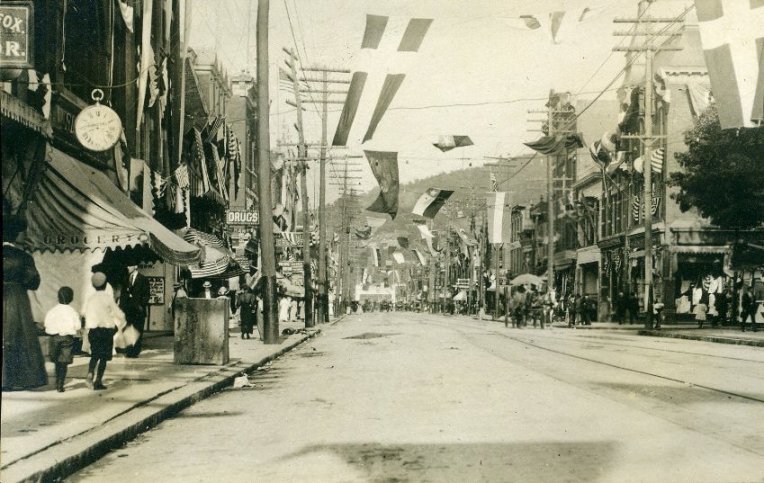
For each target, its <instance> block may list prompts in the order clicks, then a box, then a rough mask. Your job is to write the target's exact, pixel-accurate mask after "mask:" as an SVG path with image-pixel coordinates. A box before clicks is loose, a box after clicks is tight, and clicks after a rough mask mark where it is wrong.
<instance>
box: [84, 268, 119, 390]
mask: <svg viewBox="0 0 764 483" xmlns="http://www.w3.org/2000/svg"><path fill="white" fill-rule="evenodd" d="M91 282H92V284H93V288H95V290H96V291H95V293H93V294H91V295H90V296H89V297H88V298H87V300H85V304H84V305H83V307H82V316H83V317H84V318H85V327H86V328H87V329H88V339H89V340H90V363H89V364H88V375H87V378H86V379H85V384H87V386H88V387H89V388H91V389H95V390H97V391H98V390H103V389H106V386H105V385H104V384H103V374H104V372H105V371H106V363H107V362H108V361H110V360H111V357H112V352H113V347H114V334H115V333H116V332H117V327H118V326H119V321H120V319H123V318H126V316H125V315H124V314H123V313H122V310H121V309H120V308H119V306H118V305H117V303H116V302H115V301H114V298H113V297H112V296H111V295H109V294H108V293H107V292H106V275H104V274H103V273H101V272H96V273H94V274H93V277H92V278H91ZM94 374H95V379H94Z"/></svg>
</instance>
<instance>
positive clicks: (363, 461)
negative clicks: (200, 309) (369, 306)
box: [69, 313, 764, 482]
mask: <svg viewBox="0 0 764 483" xmlns="http://www.w3.org/2000/svg"><path fill="white" fill-rule="evenodd" d="M594 332H595V331H588V332H585V331H571V330H567V329H552V330H547V331H544V332H541V331H539V330H533V329H523V330H518V329H511V328H510V329H506V328H504V326H503V325H502V324H497V323H495V322H488V321H483V322H479V321H477V320H473V319H468V318H465V317H459V318H445V317H441V316H432V315H426V314H408V313H395V314H392V313H386V314H364V315H358V316H353V317H349V318H347V319H345V320H344V321H342V322H341V323H340V324H338V325H336V326H334V327H332V328H330V329H328V330H327V331H325V333H324V334H323V335H322V336H321V337H319V338H317V339H314V340H312V341H310V342H309V343H308V344H306V345H304V346H302V347H301V348H299V349H298V350H296V351H294V352H291V353H289V354H288V355H287V356H285V357H284V358H282V359H279V360H278V361H276V362H275V363H274V364H273V365H272V366H271V367H269V368H268V369H265V370H262V371H259V372H258V373H257V375H256V376H254V377H252V382H253V383H254V387H253V388H247V389H229V390H226V391H224V392H222V393H220V394H218V395H217V396H215V397H212V398H211V399H208V400H205V401H202V402H200V403H198V404H196V405H194V406H192V407H191V408H189V409H187V410H185V411H184V412H183V413H181V414H180V415H179V416H178V417H176V418H174V419H171V420H168V421H166V422H164V423H162V424H161V425H160V426H158V427H157V428H156V429H154V430H152V431H149V432H148V433H145V434H143V435H142V436H140V437H139V438H138V439H137V440H135V441H133V442H131V443H129V444H128V445H127V446H126V447H124V448H122V449H119V450H116V451H114V452H112V453H110V454H109V455H108V456H106V457H105V458H103V459H102V460H100V461H99V462H97V463H96V464H94V465H92V466H90V467H88V468H86V469H84V470H83V471H81V472H79V473H77V474H75V475H73V476H72V477H70V479H69V481H99V482H103V481H125V480H128V479H129V480H144V479H145V480H150V479H154V478H156V477H160V478H161V479H162V481H184V482H188V481H593V480H596V481H693V482H697V481H713V482H719V481H735V482H739V481H761V480H762V478H764V464H762V463H763V462H764V431H763V429H764V427H763V426H762V421H764V369H763V368H764V365H762V363H763V362H764V351H762V350H761V349H760V348H754V347H738V346H727V345H721V344H710V343H705V342H698V341H683V340H677V339H657V338H656V339H651V338H647V337H636V336H634V335H630V334H621V333H617V332H614V331H596V332H597V333H594Z"/></svg>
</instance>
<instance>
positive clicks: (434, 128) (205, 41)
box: [190, 0, 688, 200]
mask: <svg viewBox="0 0 764 483" xmlns="http://www.w3.org/2000/svg"><path fill="white" fill-rule="evenodd" d="M658 4H662V5H670V6H673V7H677V6H683V5H687V4H688V0H658V1H657V2H656V5H658ZM637 7H638V2H637V1H636V0H569V1H563V0H538V1H516V0H504V1H496V0H471V1H466V0H462V1H457V0H437V1H436V0H416V1H402V0H387V1H384V2H380V1H378V0H271V1H270V15H269V22H270V28H269V36H270V39H269V44H270V45H269V63H270V82H269V85H270V94H271V99H272V104H271V116H270V123H271V125H270V128H271V138H272V147H274V146H275V142H276V140H278V139H282V138H288V139H291V140H292V141H293V142H296V139H297V136H296V131H295V130H294V128H293V124H294V123H295V121H296V112H295V110H294V108H292V107H291V106H289V105H287V104H286V102H285V101H286V99H288V98H290V97H293V96H292V95H291V93H290V92H287V91H286V90H284V89H283V88H281V89H279V88H278V77H277V74H278V67H279V66H284V65H285V64H284V60H285V58H286V54H284V52H283V51H282V48H283V47H286V48H291V49H295V50H296V51H297V52H298V54H299V57H300V62H301V64H302V65H304V66H309V65H322V66H328V67H336V68H345V69H350V70H354V69H356V68H359V67H360V66H361V65H363V66H365V67H366V68H368V69H371V70H375V68H376V66H379V70H378V72H370V78H371V75H372V74H378V75H379V76H380V77H381V76H383V75H384V73H385V70H384V66H383V65H382V64H381V63H380V64H374V63H372V64H369V63H368V62H364V60H366V59H365V58H364V55H365V54H364V53H363V52H361V49H360V45H361V39H362V37H363V32H364V27H365V19H366V15H367V14H374V15H390V16H392V17H393V18H403V19H404V20H405V19H407V18H411V17H417V18H432V19H433V23H432V25H431V26H430V29H429V31H428V32H427V34H426V36H425V38H424V41H423V43H422V45H421V48H420V49H419V52H418V53H416V54H415V55H413V56H411V58H410V59H408V60H407V61H406V63H405V73H406V78H405V80H404V81H403V84H402V85H401V88H400V90H399V91H398V93H397V95H396V97H395V99H394V100H393V102H392V104H391V106H390V108H389V109H388V111H387V113H386V114H385V117H384V118H383V120H382V122H381V123H380V125H379V127H378V128H377V131H376V133H375V136H374V138H373V139H372V140H371V141H369V142H367V143H365V144H364V145H363V146H361V145H359V144H357V143H352V144H351V145H350V146H349V148H350V149H349V150H348V151H344V152H349V153H350V154H353V155H360V154H361V153H362V149H380V150H390V151H397V152H398V153H399V167H400V178H401V182H404V183H405V182H407V181H412V180H415V179H420V178H422V177H426V176H429V175H432V174H435V173H438V172H444V171H451V170H455V169H461V168H465V167H468V166H477V165H480V164H482V163H483V162H485V161H495V160H492V159H486V157H497V156H507V155H519V154H524V153H527V152H529V149H528V148H526V147H525V146H524V145H523V144H522V143H523V142H527V141H531V140H533V139H535V138H537V137H538V136H539V135H540V133H538V132H532V131H530V130H532V129H538V127H539V124H538V123H534V122H529V121H528V120H529V119H532V118H539V117H540V116H541V115H539V114H530V113H528V112H527V111H528V110H534V109H543V108H544V103H545V99H546V97H547V96H548V93H549V90H550V89H555V90H557V91H563V92H565V91H569V92H571V93H572V94H573V95H574V99H577V100H586V99H593V98H594V97H595V96H596V95H597V94H598V93H599V92H600V91H601V90H602V89H604V88H605V87H606V86H607V85H608V83H609V82H610V81H612V80H613V78H614V77H615V76H616V74H617V73H618V72H619V71H620V70H621V69H622V68H623V67H624V57H623V54H622V53H618V52H612V47H614V46H616V45H617V44H618V43H619V42H621V40H622V39H621V38H619V37H614V36H613V35H612V33H613V32H614V31H615V30H619V29H621V30H623V29H624V27H623V26H622V25H616V24H614V23H613V18H614V17H635V16H636V14H637ZM584 8H589V9H590V14H591V15H590V17H589V18H587V20H586V21H584V22H580V23H579V22H577V21H576V20H577V19H578V17H579V16H580V14H581V12H582V11H583V10H584ZM651 8H655V5H654V6H653V7H651ZM672 10H673V9H672ZM552 11H565V12H566V15H565V17H564V18H563V24H562V27H561V29H560V35H559V38H558V42H557V43H555V42H553V41H552V38H551V34H550V28H549V26H548V23H547V22H548V18H549V13H550V12H552ZM287 12H288V14H287ZM520 15H534V16H535V17H536V18H537V19H538V20H539V21H540V22H541V23H542V25H541V27H540V28H538V29H536V30H527V29H525V28H522V26H523V25H524V24H523V23H522V21H521V20H519V18H518V17H519V16H520ZM256 19H257V2H256V1H254V0H215V1H213V0H193V4H192V28H191V32H190V45H191V46H192V47H194V48H208V49H214V50H216V51H217V52H218V54H219V56H220V59H221V61H222V63H223V65H224V67H225V68H226V69H227V70H228V72H229V74H234V73H237V72H240V71H242V70H248V71H250V72H251V73H254V72H255V59H256V56H255V50H256V45H255V38H256V32H255V27H256ZM396 72H397V71H396ZM618 85H620V84H619V83H616V84H615V86H616V87H617V86H618ZM614 96H615V94H614V92H612V91H608V92H606V93H605V95H604V96H603V98H605V99H607V98H611V99H612V98H613V97H614ZM341 107H342V106H341V105H331V106H329V110H330V113H329V120H328V130H329V139H330V141H331V138H332V136H333V134H334V130H335V129H336V126H337V120H338V118H339V112H340V110H341ZM359 114H360V113H359ZM304 118H305V136H306V141H307V142H309V143H317V142H318V141H319V140H320V135H321V127H320V117H319V116H318V111H317V110H315V109H312V108H310V109H309V110H308V111H307V112H306V113H305V115H304ZM357 119H358V118H357ZM449 134H459V135H468V136H470V137H471V139H472V140H473V142H474V143H475V145H474V146H470V147H467V148H458V149H454V150H452V151H449V152H447V153H441V152H440V151H439V150H437V149H436V148H434V147H433V146H432V144H431V143H432V142H434V141H435V140H436V138H437V136H439V135H449ZM344 152H339V151H337V152H336V153H335V154H337V155H341V154H342V153H344ZM354 162H355V163H356V164H357V167H358V169H360V170H361V171H362V172H361V173H360V174H361V175H362V179H361V180H358V181H357V183H358V188H359V189H360V190H367V189H371V188H373V187H374V186H376V183H375V182H374V179H373V177H372V175H371V172H370V170H369V168H368V166H367V165H366V161H365V160H363V159H359V160H356V161H354ZM335 164H336V166H333V167H332V166H330V169H329V173H330V176H331V175H332V174H333V173H335V174H336V173H337V172H338V171H337V169H338V168H339V162H335ZM312 171H313V172H317V171H318V170H317V169H316V170H312ZM310 182H311V184H315V180H314V179H310ZM331 191H332V189H331V188H330V193H329V194H328V197H329V199H330V200H331V199H332V198H334V197H335V196H336V192H331Z"/></svg>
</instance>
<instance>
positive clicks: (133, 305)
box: [119, 265, 151, 357]
mask: <svg viewBox="0 0 764 483" xmlns="http://www.w3.org/2000/svg"><path fill="white" fill-rule="evenodd" d="M127 272H128V278H127V283H126V284H125V287H124V288H123V289H122V292H121V294H120V298H119V305H120V308H121V309H122V311H123V312H124V313H125V317H126V318H127V325H130V326H132V327H134V328H135V329H136V330H137V331H138V340H136V341H135V344H133V345H131V346H129V347H127V348H126V349H125V356H127V357H138V355H139V354H140V353H141V347H142V345H143V329H144V326H145V325H146V310H147V308H148V304H149V298H150V297H151V291H150V289H149V281H148V279H146V277H145V276H143V275H142V274H140V273H138V266H137V265H130V266H128V267H127Z"/></svg>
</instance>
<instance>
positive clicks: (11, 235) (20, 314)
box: [3, 215, 48, 391]
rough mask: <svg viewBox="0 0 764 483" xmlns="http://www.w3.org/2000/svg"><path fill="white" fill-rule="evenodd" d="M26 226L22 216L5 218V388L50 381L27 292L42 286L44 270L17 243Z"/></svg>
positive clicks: (27, 387) (39, 384)
mask: <svg viewBox="0 0 764 483" xmlns="http://www.w3.org/2000/svg"><path fill="white" fill-rule="evenodd" d="M25 229H26V223H25V221H24V220H23V219H21V218H20V217H18V216H15V215H11V216H6V217H5V219H4V220H3V391H6V390H16V389H31V388H34V387H39V386H44V385H45V384H47V382H48V376H47V374H46V373H45V360H44V359H43V356H42V349H41V348H40V342H39V339H38V338H37V327H36V326H35V323H34V320H33V319H32V307H31V305H30V304H29V296H28V295H27V290H37V288H38V287H39V286H40V274H39V273H37V268H36V267H35V264H34V259H33V258H32V256H31V255H29V254H28V253H26V252H24V251H23V250H22V249H21V248H19V247H17V246H16V245H14V244H13V242H14V241H16V238H17V237H18V235H19V234H20V233H21V232H23V231H24V230H25Z"/></svg>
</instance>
